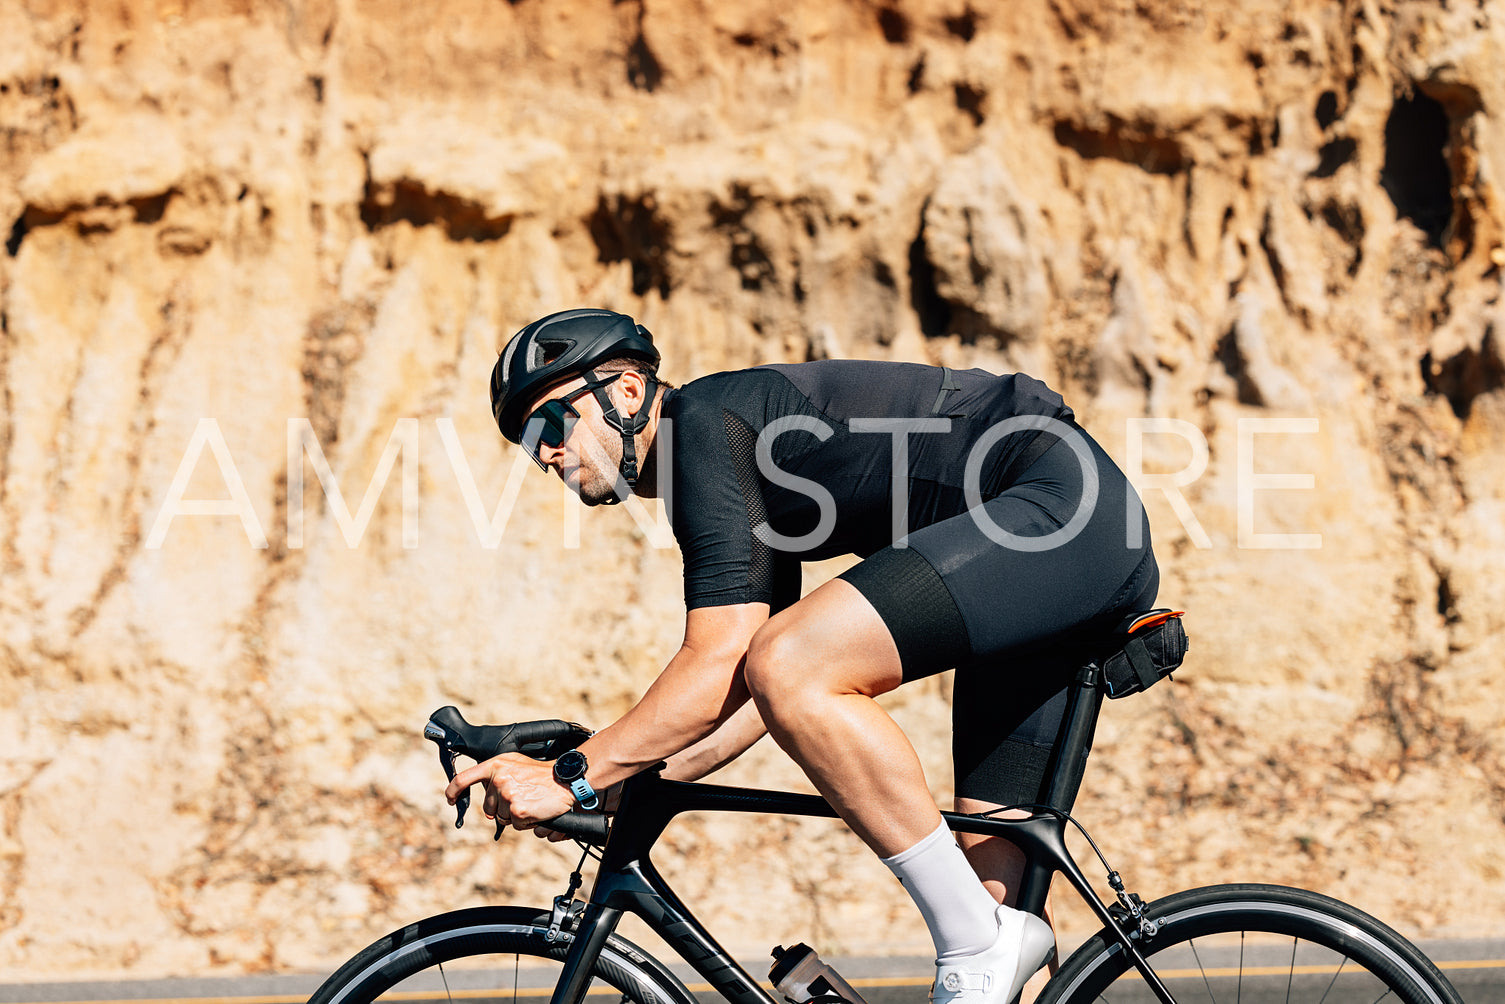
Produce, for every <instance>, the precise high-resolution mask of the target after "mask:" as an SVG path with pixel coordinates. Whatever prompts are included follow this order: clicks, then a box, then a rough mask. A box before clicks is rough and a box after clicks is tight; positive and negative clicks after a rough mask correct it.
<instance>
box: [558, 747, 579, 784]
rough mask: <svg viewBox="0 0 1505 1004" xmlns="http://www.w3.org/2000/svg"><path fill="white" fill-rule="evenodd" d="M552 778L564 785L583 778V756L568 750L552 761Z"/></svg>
mask: <svg viewBox="0 0 1505 1004" xmlns="http://www.w3.org/2000/svg"><path fill="white" fill-rule="evenodd" d="M554 776H555V777H556V778H558V779H559V780H560V781H563V782H564V783H565V784H569V783H570V782H571V781H574V780H576V779H577V778H581V777H584V776H585V754H584V753H581V752H580V751H579V750H570V751H569V752H568V753H566V754H564V755H563V756H561V757H560V758H559V759H558V760H555V761H554Z"/></svg>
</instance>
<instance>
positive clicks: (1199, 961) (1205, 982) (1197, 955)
mask: <svg viewBox="0 0 1505 1004" xmlns="http://www.w3.org/2000/svg"><path fill="white" fill-rule="evenodd" d="M1187 946H1188V947H1189V948H1190V949H1191V955H1192V958H1194V959H1196V960H1197V969H1198V970H1199V971H1201V973H1202V985H1203V986H1205V987H1206V988H1207V999H1208V1000H1210V1001H1212V1004H1217V1001H1218V995H1217V994H1215V993H1213V992H1212V981H1211V980H1209V979H1208V978H1207V967H1206V966H1204V965H1203V964H1202V954H1201V953H1200V952H1198V951H1197V940H1196V939H1195V938H1193V939H1192V940H1191V941H1188V942H1187Z"/></svg>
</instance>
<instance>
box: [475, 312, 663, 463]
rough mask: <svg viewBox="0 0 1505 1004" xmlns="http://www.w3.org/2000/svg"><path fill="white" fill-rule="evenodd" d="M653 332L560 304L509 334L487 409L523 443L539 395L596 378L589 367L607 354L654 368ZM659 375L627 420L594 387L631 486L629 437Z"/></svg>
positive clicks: (643, 416) (613, 315)
mask: <svg viewBox="0 0 1505 1004" xmlns="http://www.w3.org/2000/svg"><path fill="white" fill-rule="evenodd" d="M659 358H660V357H659V352H658V349H657V348H655V347H654V345H653V335H652V333H650V332H649V331H648V329H647V328H645V327H643V326H642V325H641V324H638V323H637V322H636V321H634V320H633V319H632V318H631V317H628V316H627V315H626V314H619V313H617V312H616V311H613V310H603V309H598V308H584V309H577V310H561V311H559V312H558V313H555V314H550V315H548V316H547V317H541V318H539V319H538V320H536V321H534V322H533V323H532V324H529V325H528V326H527V327H525V328H523V329H522V330H521V331H519V332H518V333H517V334H515V335H513V336H512V340H511V341H509V342H508V343H507V347H506V348H505V349H503V350H502V355H501V358H500V359H498V360H497V361H496V367H495V368H494V369H493V370H492V371H491V414H492V415H493V416H494V417H495V418H496V424H497V428H499V429H501V431H502V435H503V436H505V437H507V439H508V441H509V442H513V443H521V442H522V435H523V423H524V422H525V421H526V420H527V418H528V416H527V413H526V411H525V409H526V408H527V407H528V405H529V404H531V403H532V402H533V401H535V400H537V399H538V397H539V395H540V394H542V393H543V392H544V391H546V390H548V389H549V388H550V387H553V386H555V385H557V384H561V383H564V382H565V381H567V380H572V379H574V378H575V377H581V376H583V377H586V378H587V379H589V380H595V379H596V377H595V375H594V373H592V368H593V367H595V366H596V365H597V364H599V363H603V362H606V361H607V360H608V359H636V360H640V361H642V362H644V363H647V364H648V367H649V369H650V370H655V369H657V368H658V363H659ZM657 389H658V382H657V381H650V390H649V393H648V399H647V400H646V401H645V402H644V403H643V407H642V408H640V409H639V410H638V413H637V414H636V415H632V416H629V417H628V418H626V419H625V420H624V419H623V418H622V417H620V416H619V415H618V414H617V411H616V408H615V407H614V406H613V405H612V403H611V399H610V398H609V397H607V395H606V393H605V391H604V390H603V389H600V388H597V389H596V391H595V395H596V399H597V400H598V401H600V403H601V410H602V413H603V414H604V415H605V417H606V421H607V422H608V423H609V424H610V425H611V426H612V427H613V428H615V429H617V431H619V432H621V434H622V443H623V456H622V474H623V475H624V476H625V477H626V479H627V486H628V487H629V488H633V487H636V484H637V459H636V456H635V454H634V450H633V444H632V437H633V436H634V435H635V434H636V433H638V432H640V431H642V428H643V427H644V426H645V425H647V424H648V417H649V412H650V410H651V405H652V404H653V394H654V391H656V390H657Z"/></svg>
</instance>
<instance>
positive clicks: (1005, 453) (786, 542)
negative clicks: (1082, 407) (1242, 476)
mask: <svg viewBox="0 0 1505 1004" xmlns="http://www.w3.org/2000/svg"><path fill="white" fill-rule="evenodd" d="M1071 414H1072V413H1071V409H1069V408H1067V407H1066V405H1065V403H1064V402H1063V401H1062V399H1061V397H1060V395H1058V394H1056V393H1055V392H1054V391H1052V390H1051V389H1050V388H1048V387H1046V386H1045V385H1044V384H1043V383H1041V382H1040V381H1038V380H1035V379H1033V378H1031V377H1029V376H1025V375H1024V374H1009V375H1004V376H999V375H996V374H993V373H988V372H986V371H984V370H977V369H974V370H960V371H952V370H949V369H942V368H939V367H932V366H922V365H918V364H912V363H894V362H870V361H858V360H825V361H820V362H811V363H799V364H790V365H770V366H760V367H757V368H754V369H749V370H737V371H733V372H728V373H717V374H713V375H711V376H707V377H704V378H702V379H699V380H695V381H693V382H692V383H690V384H687V385H686V386H685V387H683V388H680V389H678V390H674V391H670V392H668V394H667V395H666V396H665V399H664V404H663V410H662V413H661V422H660V427H659V440H658V442H659V446H658V449H659V451H660V454H659V456H660V465H661V470H663V469H667V473H668V474H669V476H670V480H669V482H668V484H667V485H664V484H660V494H661V495H663V496H664V497H665V500H666V503H667V506H668V511H669V518H670V522H671V524H672V526H673V528H674V535H675V538H676V540H677V541H678V543H679V546H680V550H681V551H682V553H683V557H684V576H685V604H686V606H687V607H688V608H691V609H693V608H696V607H708V606H725V605H729V604H735V603H751V602H765V603H769V604H771V605H772V607H773V608H774V609H775V610H779V609H782V608H783V607H785V606H788V605H789V604H790V603H792V602H794V601H795V600H797V599H798V598H799V562H800V561H802V560H819V559H822V558H829V557H834V556H836V555H841V554H857V555H861V556H864V557H866V556H867V555H870V554H872V553H874V552H876V551H878V550H879V549H881V548H883V547H886V546H888V545H889V544H891V543H893V542H894V540H895V538H896V534H895V519H894V513H893V506H892V502H893V499H894V492H895V484H894V480H895V479H894V475H895V471H894V458H895V453H896V436H899V435H902V436H903V440H904V442H903V448H904V449H905V450H907V454H908V460H907V464H906V465H905V469H904V470H903V471H902V472H900V477H901V478H902V479H903V481H904V487H905V489H906V491H907V496H908V502H907V507H906V509H907V511H906V512H905V513H904V519H905V522H904V523H903V524H902V526H901V527H900V530H899V532H900V533H903V532H905V528H907V529H908V530H913V529H915V528H918V527H921V526H928V525H929V524H931V523H934V522H936V521H938V520H941V519H946V518H948V517H951V516H954V515H957V514H959V513H961V512H964V511H965V510H966V508H967V502H966V493H965V482H964V477H965V472H966V468H967V462H968V459H969V456H970V455H971V453H972V451H973V449H974V447H975V446H976V445H977V444H978V443H979V440H980V439H982V438H983V437H984V436H985V435H986V434H987V431H988V430H989V429H990V428H992V427H993V426H994V425H996V424H997V423H999V422H1001V421H1004V420H1006V419H1008V418H1012V417H1014V416H1019V415H1041V416H1045V417H1049V418H1060V419H1069V418H1070V417H1071ZM917 419H918V420H925V421H926V423H927V424H928V425H929V426H930V427H929V428H924V429H920V428H914V429H912V430H910V431H907V432H902V433H901V432H899V431H896V429H895V424H896V423H895V422H894V420H917ZM941 426H944V427H945V428H944V431H940V428H939V427H941ZM1032 438H1033V435H1032V434H1031V433H1029V432H1020V433H1013V434H1009V435H1005V436H1003V437H1002V438H1000V439H998V440H997V441H996V442H995V443H994V444H993V445H991V446H990V447H987V449H986V456H985V458H984V459H983V461H982V463H981V466H980V467H979V468H978V482H979V489H980V491H982V493H983V495H984V497H989V496H991V495H992V494H996V493H997V492H998V491H1001V490H1003V489H1004V488H1006V487H1008V486H1007V485H1006V484H1000V483H998V481H999V480H1000V475H1001V474H1002V473H1003V472H1006V471H1008V470H1009V465H1010V463H1011V461H1012V460H1013V459H1014V458H1015V457H1016V456H1017V455H1018V454H1019V453H1020V452H1021V451H1022V450H1024V449H1025V448H1026V447H1027V446H1028V443H1029V441H1030V440H1031V439H1032ZM760 441H761V442H762V444H763V452H764V456H763V458H762V461H761V463H760V460H759V452H760V448H759V443H760ZM666 453H667V457H666V456H665V454H666ZM661 477H662V474H661Z"/></svg>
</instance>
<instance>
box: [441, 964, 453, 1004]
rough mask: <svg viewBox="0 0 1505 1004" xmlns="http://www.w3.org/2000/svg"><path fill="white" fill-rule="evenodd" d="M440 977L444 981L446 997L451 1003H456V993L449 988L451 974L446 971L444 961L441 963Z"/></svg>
mask: <svg viewBox="0 0 1505 1004" xmlns="http://www.w3.org/2000/svg"><path fill="white" fill-rule="evenodd" d="M439 978H440V979H441V980H443V981H444V998H445V1000H447V1001H449V1004H455V995H454V994H452V993H450V990H449V976H448V975H446V974H445V972H444V963H442V962H441V963H439Z"/></svg>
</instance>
